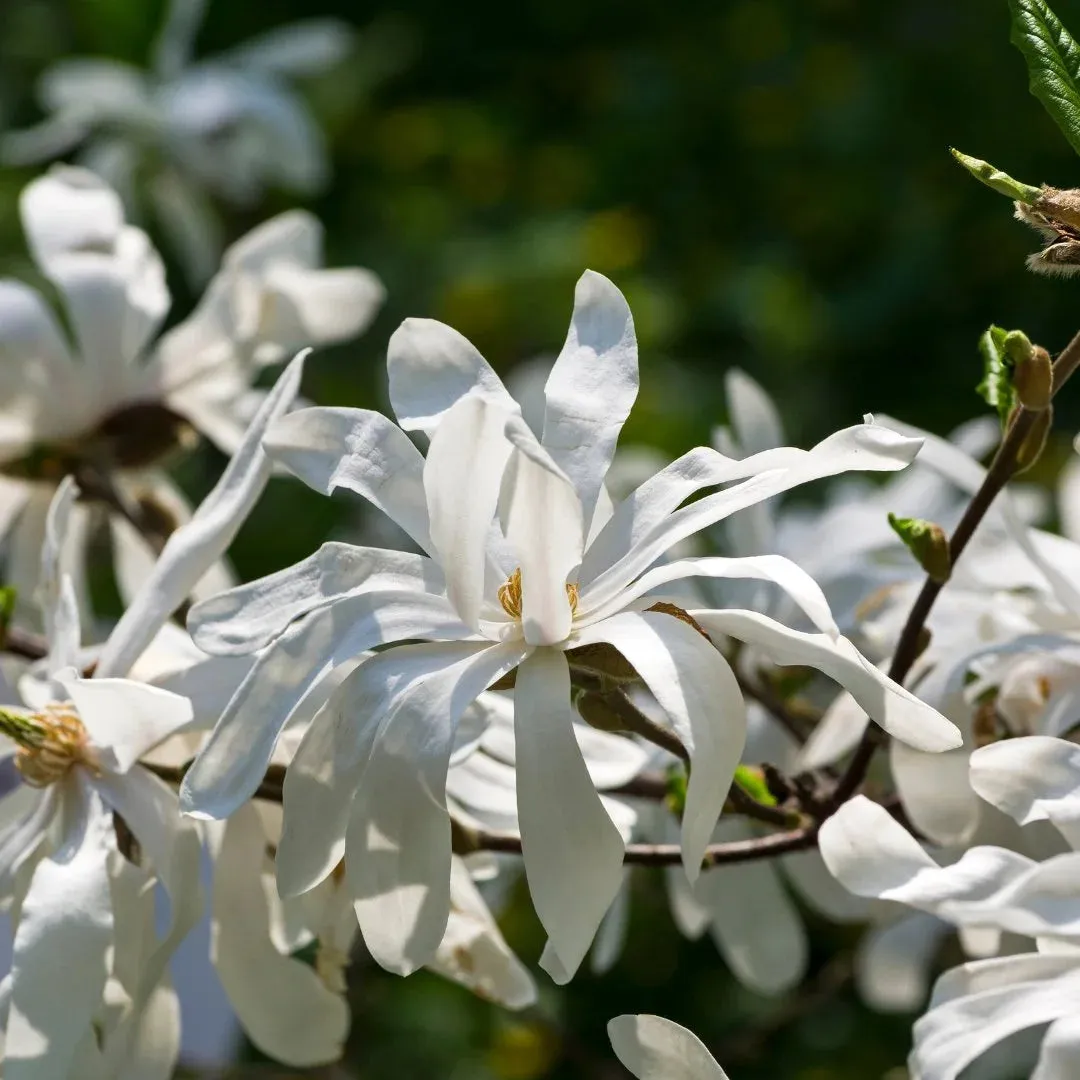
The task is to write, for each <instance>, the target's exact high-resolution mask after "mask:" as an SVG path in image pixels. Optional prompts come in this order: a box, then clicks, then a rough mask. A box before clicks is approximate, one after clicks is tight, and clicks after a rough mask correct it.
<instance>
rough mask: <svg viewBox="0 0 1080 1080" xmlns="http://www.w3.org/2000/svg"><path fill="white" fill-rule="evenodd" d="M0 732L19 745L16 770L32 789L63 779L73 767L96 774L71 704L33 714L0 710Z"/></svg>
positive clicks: (95, 762)
mask: <svg viewBox="0 0 1080 1080" xmlns="http://www.w3.org/2000/svg"><path fill="white" fill-rule="evenodd" d="M0 732H2V733H3V734H4V735H7V736H8V737H9V738H11V739H12V740H14V741H15V742H16V743H18V745H19V749H18V750H17V751H16V752H15V768H17V769H18V770H19V772H20V773H21V774H22V778H23V780H25V781H26V783H28V784H29V785H30V786H31V787H48V786H49V785H50V784H54V783H56V781H57V780H62V779H63V778H64V777H65V776H66V775H67V773H68V771H69V770H70V769H71V767H72V766H73V765H85V766H86V767H87V768H88V769H90V770H91V771H93V772H98V771H99V769H100V763H99V762H98V759H97V755H96V754H95V752H94V750H93V748H92V747H91V746H90V740H89V738H88V736H87V733H86V727H85V726H84V725H83V722H82V720H80V719H79V714H78V713H77V712H76V711H75V706H74V705H73V704H72V703H71V702H70V701H57V702H51V703H50V704H48V705H46V706H45V708H44V710H43V711H41V712H36V713H17V712H14V711H12V710H10V709H0Z"/></svg>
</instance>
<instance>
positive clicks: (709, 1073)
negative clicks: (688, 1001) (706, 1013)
mask: <svg viewBox="0 0 1080 1080" xmlns="http://www.w3.org/2000/svg"><path fill="white" fill-rule="evenodd" d="M608 1038H609V1039H611V1046H612V1049H613V1050H614V1051H615V1055H616V1057H618V1059H619V1060H620V1061H621V1062H622V1063H623V1064H624V1065H625V1066H626V1067H627V1068H628V1069H629V1070H630V1071H631V1072H632V1073H633V1074H634V1075H635V1076H636V1077H637V1078H638V1080H728V1077H727V1073H725V1072H724V1070H723V1069H721V1068H720V1066H719V1065H717V1064H716V1061H715V1060H714V1058H713V1056H712V1054H710V1053H709V1051H708V1050H706V1049H705V1044H704V1043H702V1041H701V1040H700V1039H699V1038H698V1037H697V1036H696V1035H695V1034H694V1033H693V1032H692V1031H687V1030H686V1028H684V1027H680V1026H679V1025H678V1024H676V1023H673V1022H672V1021H671V1020H665V1019H664V1018H663V1017H662V1016H648V1015H640V1016H616V1017H615V1019H614V1020H609V1021H608Z"/></svg>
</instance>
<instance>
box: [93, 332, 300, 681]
mask: <svg viewBox="0 0 1080 1080" xmlns="http://www.w3.org/2000/svg"><path fill="white" fill-rule="evenodd" d="M303 370H304V354H303V353H301V354H299V355H298V356H297V357H296V358H295V359H294V360H293V361H292V363H291V364H289V366H288V367H287V368H286V369H285V370H284V371H283V372H282V373H281V376H280V377H279V378H278V380H277V382H276V383H275V385H274V388H273V390H271V391H270V393H269V394H268V395H267V397H266V400H265V401H264V402H263V405H262V407H261V408H260V409H259V411H258V413H257V414H256V416H255V418H254V420H252V422H251V425H250V427H249V428H248V430H247V432H246V433H245V435H244V441H243V443H242V445H241V447H240V449H239V450H238V451H237V452H236V454H235V456H234V457H233V458H232V460H231V461H230V462H229V464H228V465H226V466H225V471H224V472H223V473H222V474H221V479H220V480H218V482H217V484H215V486H214V489H213V490H212V491H211V492H210V494H209V495H207V497H206V499H205V500H204V501H203V503H202V505H201V506H200V507H199V508H198V510H196V511H195V513H194V515H193V516H192V518H191V520H190V521H189V522H188V523H187V524H186V525H181V526H180V528H179V529H177V530H176V531H175V532H174V533H173V534H172V535H171V536H170V537H169V539H168V541H167V542H166V544H165V547H164V550H163V551H162V552H161V557H160V558H159V559H158V563H157V566H156V567H155V568H154V573H153V575H152V576H151V578H150V580H149V581H148V582H147V583H146V585H145V587H144V588H143V590H142V592H141V593H140V594H139V595H138V596H137V597H136V598H135V600H134V601H133V602H132V604H131V605H130V606H129V607H128V609H127V611H125V612H124V614H123V615H122V616H121V618H120V621H119V623H117V625H116V627H115V629H114V630H113V632H112V633H111V634H110V635H109V640H108V641H107V642H106V643H105V647H104V649H103V650H102V653H101V657H100V658H99V660H98V666H97V674H98V675H101V676H105V675H126V674H127V672H128V670H129V669H130V668H131V665H132V664H133V663H135V661H136V660H137V659H138V658H139V656H140V655H141V653H142V652H143V650H144V649H145V648H146V646H147V645H149V644H150V642H151V641H152V640H153V639H154V636H155V635H156V634H157V632H158V630H159V629H160V628H161V626H162V625H163V624H164V622H165V621H166V620H167V619H168V617H169V616H170V615H171V614H172V613H173V612H174V611H175V610H176V609H177V608H178V607H179V606H180V604H182V603H183V601H184V600H185V599H186V597H187V596H188V595H189V594H190V593H191V590H192V589H193V588H194V586H195V585H196V584H197V583H198V582H199V580H200V579H201V578H202V577H203V575H204V574H205V573H206V571H207V570H208V569H209V568H210V567H211V566H212V565H213V564H214V563H215V562H217V560H218V559H219V558H221V556H222V554H224V552H225V550H226V548H228V546H229V544H231V543H232V540H233V537H234V536H236V533H237V531H238V530H239V529H240V526H241V525H242V524H243V522H244V519H245V518H246V517H247V515H248V513H249V512H250V511H251V508H252V507H253V506H254V505H255V502H256V501H257V500H258V498H259V496H260V495H261V494H262V491H263V488H264V487H266V483H267V481H268V480H269V479H270V473H271V462H270V459H269V458H268V457H267V456H266V454H265V453H264V452H263V449H262V438H263V435H264V434H265V432H266V429H267V427H268V426H269V425H270V423H271V422H272V421H273V420H274V419H275V418H276V417H278V416H280V415H281V414H282V413H284V412H285V410H286V409H288V408H289V406H290V405H291V404H292V401H293V398H294V397H295V396H296V393H297V391H298V390H299V388H300V376H301V374H302V373H303Z"/></svg>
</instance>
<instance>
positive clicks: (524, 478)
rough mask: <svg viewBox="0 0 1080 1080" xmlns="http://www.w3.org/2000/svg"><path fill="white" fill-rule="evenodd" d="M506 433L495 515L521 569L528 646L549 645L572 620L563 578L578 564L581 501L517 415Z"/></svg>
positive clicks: (581, 537)
mask: <svg viewBox="0 0 1080 1080" xmlns="http://www.w3.org/2000/svg"><path fill="white" fill-rule="evenodd" d="M506 435H507V437H508V438H509V439H510V441H511V442H512V443H513V444H514V452H513V454H512V455H511V457H510V460H509V462H508V465H507V470H506V476H505V479H504V482H503V491H502V495H501V498H500V505H499V514H500V517H501V519H502V526H503V532H504V533H505V535H506V540H507V542H508V543H509V545H510V547H511V548H512V549H513V551H514V554H515V555H516V556H517V559H518V566H519V568H520V570H521V625H522V629H523V631H524V634H525V640H526V641H527V642H529V644H531V645H553V644H556V643H557V642H560V641H563V640H564V639H565V638H566V636H567V635H568V634H569V633H570V626H571V624H572V622H573V611H572V609H571V606H570V598H569V597H568V595H567V591H566V578H567V575H568V574H569V573H570V571H571V570H573V569H574V567H576V566H577V565H578V564H579V563H580V562H581V550H582V544H583V541H584V523H583V519H582V510H581V500H580V499H579V498H578V494H577V492H576V491H575V490H574V486H573V484H572V483H571V482H570V480H569V478H568V477H567V476H566V474H565V473H564V472H563V471H562V470H561V469H560V468H559V466H558V465H557V464H556V463H555V462H554V461H552V459H551V458H550V457H549V456H548V454H547V452H546V451H545V450H544V448H543V447H541V446H540V444H539V443H537V441H536V436H535V435H533V433H532V432H531V431H530V430H529V429H528V427H526V425H525V422H524V420H522V419H521V417H519V416H513V417H511V418H510V419H509V420H508V421H507V424H506ZM432 445H434V443H433V444H432Z"/></svg>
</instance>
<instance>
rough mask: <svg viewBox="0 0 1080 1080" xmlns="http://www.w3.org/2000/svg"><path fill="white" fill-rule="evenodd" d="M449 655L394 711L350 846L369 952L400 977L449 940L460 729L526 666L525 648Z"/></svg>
mask: <svg viewBox="0 0 1080 1080" xmlns="http://www.w3.org/2000/svg"><path fill="white" fill-rule="evenodd" d="M446 652H447V659H448V661H449V663H448V664H447V665H446V666H444V667H443V668H442V669H441V670H439V671H435V672H433V673H431V674H429V675H427V676H426V677H420V678H415V679H413V680H412V681H411V682H409V683H407V684H406V685H405V686H404V687H402V688H401V689H400V691H399V693H398V694H396V695H395V697H394V699H393V700H392V701H391V702H390V706H389V709H388V711H387V712H386V714H385V715H384V716H383V718H382V722H381V724H380V728H379V731H378V734H377V736H376V741H375V746H374V748H373V750H372V753H371V759H370V761H369V762H368V767H367V769H365V771H364V776H363V779H362V781H361V784H360V789H359V791H358V792H357V794H356V798H355V799H354V801H353V806H352V813H351V816H350V819H349V826H348V832H347V835H346V841H345V843H346V847H345V872H346V876H347V880H348V882H349V887H350V890H351V891H352V893H353V896H354V899H355V907H356V917H357V920H358V921H359V923H360V931H361V933H362V934H363V935H364V943H365V944H366V945H367V947H368V949H369V950H370V951H371V954H372V956H373V957H374V958H375V959H376V960H377V961H378V962H379V963H380V964H381V965H382V966H383V967H385V968H387V969H388V970H390V971H395V972H397V973H398V974H401V975H407V974H408V973H409V972H410V971H413V970H415V969H416V968H418V967H420V966H421V965H423V964H425V963H427V962H428V961H429V960H430V959H431V957H432V956H433V955H434V954H435V951H436V949H437V948H438V946H439V942H440V941H441V940H442V938H443V935H444V933H445V932H446V925H447V918H448V916H449V912H450V861H451V848H450V817H449V815H448V814H447V812H446V771H447V768H448V766H449V763H450V750H451V748H452V746H453V735H454V727H455V725H456V724H457V721H458V719H459V717H460V716H461V713H462V712H463V711H464V710H465V708H466V707H467V706H468V705H469V704H470V703H471V702H472V701H474V700H475V699H476V697H477V696H478V695H479V694H480V693H482V692H483V691H484V690H485V689H486V688H487V687H488V685H489V684H490V683H492V682H494V681H495V680H496V679H498V678H499V677H500V676H501V675H503V674H504V673H505V672H507V671H509V670H511V669H512V668H514V667H515V666H516V665H517V664H518V662H519V661H520V660H521V657H522V656H523V654H524V648H523V646H522V645H521V644H520V643H514V642H510V643H506V644H503V645H489V644H487V643H484V644H476V645H471V646H470V645H464V644H461V645H454V646H448V647H447V648H446ZM463 654H464V655H463Z"/></svg>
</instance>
